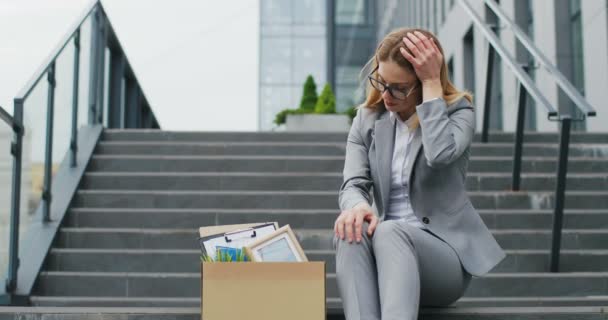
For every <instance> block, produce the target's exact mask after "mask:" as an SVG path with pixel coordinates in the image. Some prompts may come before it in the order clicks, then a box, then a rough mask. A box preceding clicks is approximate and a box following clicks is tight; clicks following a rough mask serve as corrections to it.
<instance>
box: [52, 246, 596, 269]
mask: <svg viewBox="0 0 608 320" xmlns="http://www.w3.org/2000/svg"><path fill="white" fill-rule="evenodd" d="M200 255H201V252H200V250H196V249H194V250H176V249H169V250H154V249H153V250H144V249H52V250H51V252H50V255H49V256H48V257H47V262H46V267H45V270H46V271H71V272H75V271H80V272H189V273H195V272H198V271H199V270H200V264H199V259H200ZM306 256H307V257H308V260H310V261H324V262H325V263H326V270H327V272H335V270H336V255H335V251H333V250H307V251H306ZM549 257H550V252H549V251H548V250H508V251H507V258H505V260H503V261H502V262H501V263H500V264H499V265H498V266H497V267H496V268H494V270H492V272H494V273H504V272H546V271H548V270H549V263H550V262H549V260H550V259H549ZM605 270H608V250H563V251H562V252H561V255H560V271H561V272H601V271H605Z"/></svg>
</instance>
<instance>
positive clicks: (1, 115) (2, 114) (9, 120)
mask: <svg viewBox="0 0 608 320" xmlns="http://www.w3.org/2000/svg"><path fill="white" fill-rule="evenodd" d="M0 119H2V120H4V122H6V124H8V125H9V126H11V128H13V127H14V125H15V120H14V119H13V116H11V115H10V114H9V113H8V112H6V110H4V108H2V106H0Z"/></svg>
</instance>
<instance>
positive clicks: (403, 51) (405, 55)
mask: <svg viewBox="0 0 608 320" xmlns="http://www.w3.org/2000/svg"><path fill="white" fill-rule="evenodd" d="M399 50H400V51H401V54H402V55H403V57H405V59H407V61H409V62H410V63H411V64H414V63H415V62H416V59H414V57H413V56H412V55H411V54H410V53H409V52H407V50H405V48H404V47H401V48H399Z"/></svg>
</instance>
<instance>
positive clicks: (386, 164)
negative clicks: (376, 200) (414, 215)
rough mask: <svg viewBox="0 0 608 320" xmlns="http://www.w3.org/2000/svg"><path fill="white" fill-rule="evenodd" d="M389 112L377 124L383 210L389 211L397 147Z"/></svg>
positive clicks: (377, 158)
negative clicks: (392, 165) (392, 172)
mask: <svg viewBox="0 0 608 320" xmlns="http://www.w3.org/2000/svg"><path fill="white" fill-rule="evenodd" d="M389 115H390V114H389V112H388V111H387V112H384V114H383V115H382V116H381V118H380V119H378V120H376V122H375V127H374V131H375V138H374V141H375V145H376V162H377V163H378V176H379V178H380V194H381V195H382V208H383V209H384V211H386V209H387V205H388V200H389V193H390V187H391V185H390V183H391V161H392V160H393V147H394V145H395V122H394V121H391V119H390V116H389Z"/></svg>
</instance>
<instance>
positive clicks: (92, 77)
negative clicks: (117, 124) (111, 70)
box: [88, 7, 100, 124]
mask: <svg viewBox="0 0 608 320" xmlns="http://www.w3.org/2000/svg"><path fill="white" fill-rule="evenodd" d="M99 11H100V9H99V7H97V8H95V13H94V14H93V15H92V16H91V54H90V57H89V58H90V59H89V61H90V62H89V65H90V68H91V71H90V74H89V115H88V119H89V124H95V120H96V119H97V81H98V79H99V76H98V75H97V73H98V72H99V66H98V65H97V61H98V60H99V58H98V55H99V49H98V47H99V40H98V39H99V15H100V12H99Z"/></svg>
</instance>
